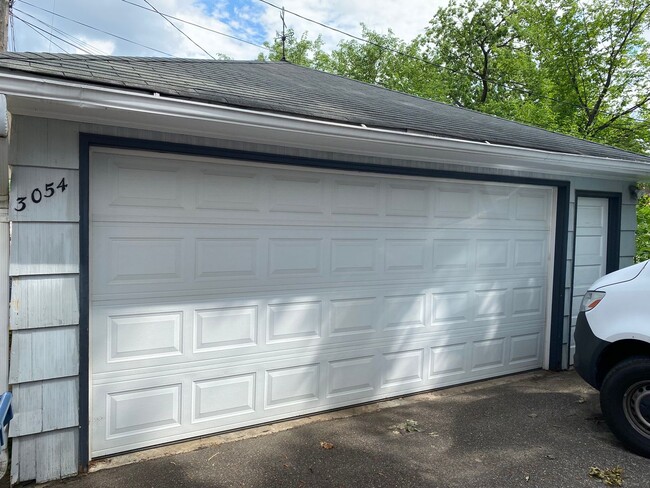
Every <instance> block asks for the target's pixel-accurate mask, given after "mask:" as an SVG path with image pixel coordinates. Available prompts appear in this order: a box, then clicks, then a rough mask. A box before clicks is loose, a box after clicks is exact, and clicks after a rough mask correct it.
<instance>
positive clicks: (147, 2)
mask: <svg viewBox="0 0 650 488" xmlns="http://www.w3.org/2000/svg"><path fill="white" fill-rule="evenodd" d="M144 3H146V4H147V5H149V6H150V7H151V8H152V9H154V11H155V12H156V13H157V14H158V15H160V16H161V17H162V18H163V19H165V20H166V21H167V22H169V24H170V25H171V26H172V27H173V28H174V29H176V30H177V31H178V32H180V33H181V34H183V35H184V36H185V37H186V38H187V39H189V41H190V42H191V43H192V44H194V45H195V46H196V47H198V48H199V49H200V50H201V51H203V52H204V53H205V54H207V55H208V56H209V57H211V58H212V59H213V60H215V61H216V59H215V57H214V56H213V55H212V54H210V53H209V52H208V51H206V50H205V49H203V47H202V46H199V45H198V44H197V43H196V41H194V39H192V38H191V37H190V36H189V35H188V34H186V33H185V32H183V31H182V30H181V29H180V28H179V27H178V26H177V25H176V24H174V23H173V22H172V21H171V20H169V19H168V18H167V17H165V16H164V15H163V14H162V13H160V11H159V10H158V9H157V8H156V7H154V6H153V5H151V4H150V3H149V0H144Z"/></svg>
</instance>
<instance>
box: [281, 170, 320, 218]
mask: <svg viewBox="0 0 650 488" xmlns="http://www.w3.org/2000/svg"><path fill="white" fill-rule="evenodd" d="M270 192H271V197H270V210H271V212H291V213H314V214H320V213H323V207H324V205H323V182H322V180H321V179H320V178H312V177H308V176H305V177H302V176H295V177H289V176H286V177H281V176H274V177H272V180H271V188H270Z"/></svg>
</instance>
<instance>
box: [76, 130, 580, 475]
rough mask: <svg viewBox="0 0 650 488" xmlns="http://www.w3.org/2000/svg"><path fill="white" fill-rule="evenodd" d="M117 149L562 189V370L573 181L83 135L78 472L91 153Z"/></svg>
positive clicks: (555, 321)
mask: <svg viewBox="0 0 650 488" xmlns="http://www.w3.org/2000/svg"><path fill="white" fill-rule="evenodd" d="M93 146H99V147H114V148H121V149H139V150H147V151H156V152H166V153H175V154H182V155H192V156H208V157H216V158H228V159H235V160H246V161H256V162H262V163H269V164H282V165H295V166H303V167H312V168H324V169H335V170H346V171H355V172H366V173H381V174H394V175H407V176H422V177H427V178H450V179H457V180H473V181H493V182H498V183H519V184H525V185H539V186H547V187H555V188H556V189H557V212H556V216H555V250H554V252H555V256H554V265H553V295H552V307H551V317H550V318H551V331H550V350H549V367H550V369H552V370H556V371H557V370H560V369H562V336H563V323H564V297H565V285H566V274H565V270H566V259H567V241H568V222H569V190H570V185H569V182H568V181H561V180H550V179H549V180H546V179H542V178H522V177H516V176H506V175H488V174H481V173H461V172H456V171H439V170H431V169H421V168H405V167H396V166H389V165H374V164H359V163H348V162H345V161H340V160H339V161H328V160H321V159H314V158H302V157H296V156H281V155H274V154H266V153H257V152H251V151H238V150H232V149H221V148H214V147H203V146H194V145H188V144H176V143H168V142H159V141H150V140H141V139H130V138H122V137H113V136H102V135H95V134H87V133H82V134H80V135H79V184H80V188H79V214H80V215H79V217H80V225H79V227H80V229H79V239H80V259H81V263H80V280H79V288H80V289H79V301H80V303H79V310H80V319H79V320H80V322H79V364H80V367H79V402H80V405H79V424H80V429H79V469H80V471H82V472H83V471H87V470H88V464H89V461H90V450H89V447H90V446H89V441H90V439H89V434H90V432H89V426H90V424H89V421H90V417H89V415H90V411H89V400H90V390H89V388H90V383H89V380H90V378H89V365H90V363H89V361H90V356H89V354H90V342H89V312H90V310H89V308H90V301H89V299H90V294H89V292H90V282H89V278H90V262H89V242H90V235H89V232H90V220H89V219H90V214H89V202H90V200H89V193H90V148H91V147H93Z"/></svg>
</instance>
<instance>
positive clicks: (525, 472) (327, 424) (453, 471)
mask: <svg viewBox="0 0 650 488" xmlns="http://www.w3.org/2000/svg"><path fill="white" fill-rule="evenodd" d="M401 403H402V404H401V405H398V406H396V407H391V408H385V409H380V410H378V411H374V412H369V413H364V414H361V415H358V416H353V417H347V418H339V419H336V420H327V421H320V422H311V423H307V424H305V425H300V426H298V427H296V428H292V429H290V430H285V431H282V432H277V433H273V434H269V435H265V436H262V437H256V438H251V439H244V440H240V441H236V442H230V443H226V444H220V445H215V446H211V447H206V448H203V449H200V450H197V451H194V452H189V453H184V454H177V455H172V456H167V457H162V458H158V459H152V460H148V461H143V462H139V463H135V464H130V465H126V466H121V467H118V468H112V469H104V470H101V471H98V472H95V473H91V474H89V475H85V476H80V477H77V478H73V479H70V480H66V481H63V482H57V483H50V485H49V486H52V487H55V486H56V487H59V486H62V485H63V486H65V487H66V488H87V487H88V488H89V487H92V488H108V487H111V488H114V487H121V488H124V487H131V486H134V487H135V486H137V487H160V486H175V487H205V488H207V487H210V488H216V487H240V486H241V487H265V488H271V487H312V486H315V487H320V486H322V487H355V488H356V487H409V486H413V487H416V486H417V487H422V486H427V487H445V488H446V487H449V488H452V487H463V488H465V487H518V486H521V487H552V488H558V487H583V486H584V487H598V486H604V485H603V484H602V483H601V482H600V481H599V480H596V479H593V478H590V477H589V476H588V471H589V468H590V467H591V466H597V467H600V468H613V467H616V466H621V467H622V468H623V469H624V485H623V486H624V487H630V488H631V487H643V488H648V487H649V486H650V460H648V459H644V458H641V457H639V456H636V455H634V454H631V453H629V452H627V451H626V450H624V448H623V447H622V446H621V445H620V444H619V443H618V442H617V441H616V439H615V438H614V437H613V435H612V434H611V433H610V432H609V430H608V428H607V426H606V425H605V424H604V423H603V421H602V419H601V417H600V407H599V404H598V393H597V392H596V391H595V390H593V389H591V388H590V387H589V386H588V385H586V384H585V383H583V382H582V380H580V378H578V376H577V375H576V374H575V373H573V372H563V373H548V372H538V373H535V374H525V375H521V376H515V377H512V378H509V379H508V380H507V381H503V380H492V381H485V382H482V383H480V384H477V385H475V387H472V388H463V387H460V388H451V389H448V390H446V391H445V392H444V395H441V396H437V397H435V398H428V399H426V398H424V397H411V398H409V399H405V400H404V401H403V402H401ZM406 420H413V421H415V422H417V428H419V429H420V430H419V431H417V432H410V433H408V432H404V431H399V430H397V429H396V428H395V427H394V426H396V425H399V424H403V423H404V422H405V421H406ZM321 441H326V442H330V443H332V444H334V448H333V449H323V448H322V447H321V445H320V442H321Z"/></svg>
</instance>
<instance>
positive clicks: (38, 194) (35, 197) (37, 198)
mask: <svg viewBox="0 0 650 488" xmlns="http://www.w3.org/2000/svg"><path fill="white" fill-rule="evenodd" d="M66 188H68V184H67V183H66V182H65V178H61V181H60V182H59V184H58V185H56V186H54V182H52V183H46V184H45V191H41V189H40V188H34V189H33V190H32V194H31V195H30V196H29V197H18V198H17V199H16V202H17V206H16V207H14V210H15V211H16V212H22V211H23V210H25V209H26V208H27V202H28V201H27V198H31V201H32V203H35V204H39V203H41V202H42V201H44V200H43V199H44V198H50V197H52V196H54V194H55V193H56V189H59V190H60V191H61V193H63V192H64V191H65V189H66Z"/></svg>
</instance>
